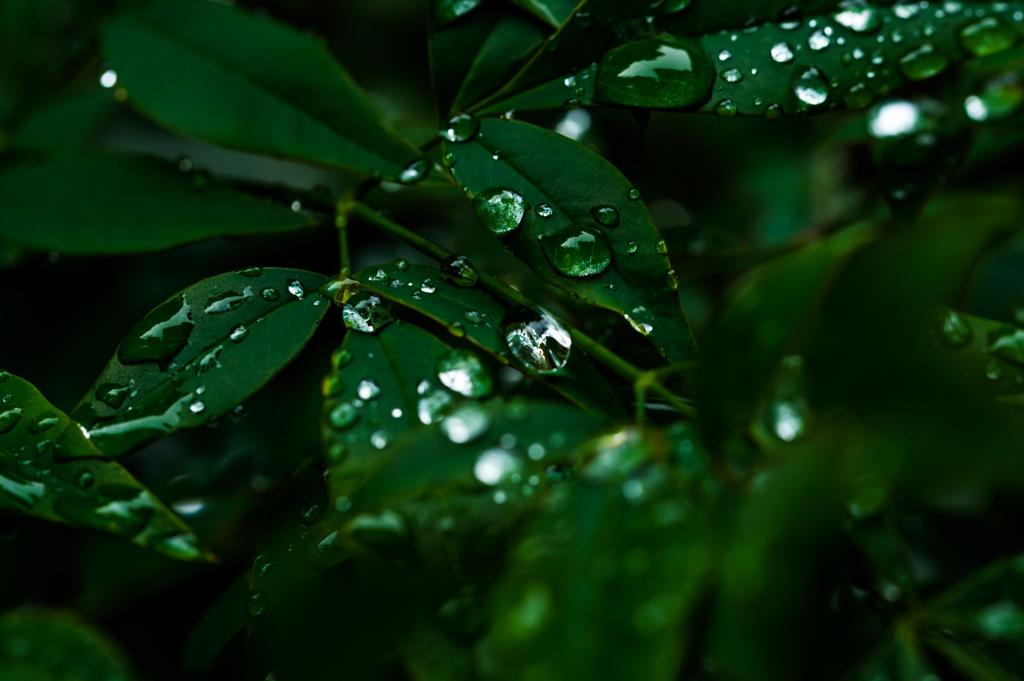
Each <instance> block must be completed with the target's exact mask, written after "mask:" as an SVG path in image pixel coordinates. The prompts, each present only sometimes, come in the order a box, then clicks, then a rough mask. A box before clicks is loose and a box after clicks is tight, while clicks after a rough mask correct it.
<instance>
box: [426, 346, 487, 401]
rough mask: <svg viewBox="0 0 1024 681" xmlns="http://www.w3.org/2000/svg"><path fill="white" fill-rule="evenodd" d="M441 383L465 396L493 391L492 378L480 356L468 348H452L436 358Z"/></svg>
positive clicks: (484, 394)
mask: <svg viewBox="0 0 1024 681" xmlns="http://www.w3.org/2000/svg"><path fill="white" fill-rule="evenodd" d="M437 377H438V379H440V381H441V383H442V384H443V385H444V386H445V387H446V388H448V389H449V390H453V391H455V392H457V393H459V394H460V395H463V396H465V397H475V398H479V397H486V396H488V395H490V394H491V393H492V392H493V391H494V380H493V379H492V378H491V373H490V372H489V371H488V370H487V367H485V366H484V364H483V362H481V361H480V358H479V357H477V356H476V355H475V354H473V353H472V352H469V351H468V350H452V351H450V352H448V353H447V354H445V355H443V356H441V358H440V359H438V360H437Z"/></svg>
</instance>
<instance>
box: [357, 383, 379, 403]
mask: <svg viewBox="0 0 1024 681" xmlns="http://www.w3.org/2000/svg"><path fill="white" fill-rule="evenodd" d="M356 394H357V395H359V399H361V400H372V399H373V398H375V397H377V396H378V395H380V386H378V385H377V381H375V380H373V379H372V378H364V379H363V380H361V381H359V387H358V388H356Z"/></svg>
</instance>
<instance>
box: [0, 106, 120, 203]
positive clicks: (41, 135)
mask: <svg viewBox="0 0 1024 681" xmlns="http://www.w3.org/2000/svg"><path fill="white" fill-rule="evenodd" d="M117 106H118V104H117V101H116V100H115V99H114V97H113V95H111V93H110V92H109V91H107V90H99V89H96V90H87V91H85V92H75V93H70V94H66V95H63V96H61V97H58V98H56V99H54V100H52V101H50V102H47V103H46V104H45V105H43V106H40V107H39V108H37V109H35V110H34V111H33V112H32V113H31V114H30V115H29V117H28V118H27V119H26V120H25V121H23V122H22V124H21V125H19V126H18V128H17V130H15V131H14V134H13V135H11V140H10V146H12V147H15V148H22V149H38V150H40V151H63V150H68V149H78V148H80V147H83V146H85V145H86V144H87V143H88V142H89V141H90V139H91V138H92V136H93V135H94V134H95V133H96V131H97V129H98V128H99V127H100V125H101V124H102V123H103V122H104V121H105V120H106V119H107V118H108V117H109V116H110V115H111V114H112V113H113V112H114V110H115V109H116V108H117ZM121 193H122V194H123V193H124V192H123V187H122V192H121Z"/></svg>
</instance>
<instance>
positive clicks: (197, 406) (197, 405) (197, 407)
mask: <svg viewBox="0 0 1024 681" xmlns="http://www.w3.org/2000/svg"><path fill="white" fill-rule="evenodd" d="M204 409H206V405H205V404H203V403H202V402H201V401H200V400H196V401H195V402H193V403H192V404H190V405H188V410H189V411H190V412H192V413H193V414H198V413H199V412H201V411H202V410H204Z"/></svg>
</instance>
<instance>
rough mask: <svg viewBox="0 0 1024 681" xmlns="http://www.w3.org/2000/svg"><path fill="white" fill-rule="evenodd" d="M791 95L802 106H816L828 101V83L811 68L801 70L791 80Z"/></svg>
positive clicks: (816, 70)
mask: <svg viewBox="0 0 1024 681" xmlns="http://www.w3.org/2000/svg"><path fill="white" fill-rule="evenodd" d="M792 85H793V93H794V94H796V98H797V99H799V100H800V101H801V102H803V103H804V104H810V105H811V106H817V105H819V104H824V103H825V101H826V100H827V99H828V81H826V80H825V76H823V75H822V73H821V71H819V70H818V69H816V68H814V67H813V66H811V67H808V68H806V69H803V70H802V71H800V72H799V74H797V75H795V76H794V78H793V83H792Z"/></svg>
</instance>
